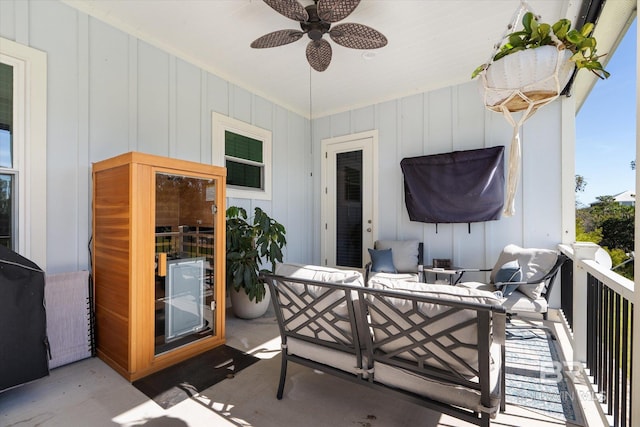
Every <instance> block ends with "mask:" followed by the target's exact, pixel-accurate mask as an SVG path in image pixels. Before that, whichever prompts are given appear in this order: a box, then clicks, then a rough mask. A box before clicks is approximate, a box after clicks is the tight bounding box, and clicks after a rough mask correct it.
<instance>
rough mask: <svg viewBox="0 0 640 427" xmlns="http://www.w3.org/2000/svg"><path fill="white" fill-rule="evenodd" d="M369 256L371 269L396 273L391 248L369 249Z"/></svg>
mask: <svg viewBox="0 0 640 427" xmlns="http://www.w3.org/2000/svg"><path fill="white" fill-rule="evenodd" d="M369 256H370V257H371V271H376V272H381V273H397V272H398V271H397V270H396V267H395V266H394V265H393V255H392V253H391V249H369Z"/></svg>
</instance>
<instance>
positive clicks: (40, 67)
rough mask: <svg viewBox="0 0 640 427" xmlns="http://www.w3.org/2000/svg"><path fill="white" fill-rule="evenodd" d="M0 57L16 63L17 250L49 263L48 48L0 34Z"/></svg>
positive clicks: (43, 264) (42, 263)
mask: <svg viewBox="0 0 640 427" xmlns="http://www.w3.org/2000/svg"><path fill="white" fill-rule="evenodd" d="M0 62H3V63H5V64H8V65H10V66H12V67H13V70H14V72H13V119H14V120H13V168H11V169H2V168H0V171H4V172H6V173H10V174H12V175H14V176H15V178H16V179H15V187H14V191H15V192H16V195H17V202H18V203H17V204H18V206H17V215H16V218H15V221H16V222H17V224H16V227H15V228H16V229H17V235H16V244H15V249H16V252H18V253H19V254H21V255H22V256H24V257H26V258H28V259H30V260H31V261H33V262H35V263H36V264H37V265H38V266H39V267H40V268H42V269H43V270H45V271H46V269H47V54H46V53H45V52H42V51H39V50H36V49H33V48H30V47H28V46H24V45H21V44H19V43H16V42H14V41H12V40H8V39H5V38H2V37H0Z"/></svg>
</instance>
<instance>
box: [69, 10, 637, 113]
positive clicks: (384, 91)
mask: <svg viewBox="0 0 640 427" xmlns="http://www.w3.org/2000/svg"><path fill="white" fill-rule="evenodd" d="M63 1H64V2H65V3H67V4H69V5H71V6H73V7H76V8H78V9H80V10H82V11H84V12H86V13H88V14H90V15H92V16H95V17H96V18H98V19H101V20H103V21H106V22H108V23H110V24H112V25H114V26H116V27H118V28H120V29H122V30H124V31H126V32H128V33H131V34H133V35H135V36H137V37H139V38H140V39H142V40H145V41H146V42H148V43H151V44H153V45H155V46H158V47H160V48H162V49H164V50H167V51H169V52H171V53H173V54H175V55H176V56H178V57H180V58H182V59H184V60H186V61H188V62H191V63H193V64H195V65H197V66H199V67H202V68H204V69H206V70H208V71H210V72H211V73H213V74H216V75H218V76H220V77H222V78H224V79H225V80H228V81H230V82H232V83H234V84H236V85H238V86H240V87H242V88H244V89H246V90H249V91H251V92H253V93H255V94H258V95H260V96H262V97H264V98H266V99H269V100H271V101H274V102H276V103H278V104H280V105H282V106H283V107H285V108H288V109H291V110H293V111H295V112H297V113H299V114H301V115H303V116H305V117H308V116H309V115H310V112H311V116H312V117H314V118H315V117H321V116H325V115H328V114H331V113H336V112H340V111H345V110H348V109H352V108H356V107H359V106H365V105H371V104H374V103H377V102H381V101H386V100H390V99H395V98H398V97H401V96H406V95H410V94H414V93H420V92H424V91H429V90H433V89H438V88H442V87H446V86H449V85H454V84H459V83H463V82H466V81H468V80H469V78H470V74H471V72H472V71H473V69H474V68H475V67H476V66H477V65H479V64H481V63H483V62H485V61H486V60H488V59H489V57H490V56H491V54H492V53H493V50H494V48H493V45H494V44H495V43H496V42H497V41H498V40H499V39H500V38H501V36H502V35H503V34H504V33H505V32H506V30H507V25H508V24H509V23H510V22H511V21H512V19H513V17H514V14H515V13H516V11H517V9H518V8H519V7H520V4H521V1H520V0H363V1H362V2H361V3H360V5H359V6H358V7H357V8H356V9H355V11H354V12H353V13H352V14H351V15H350V16H348V17H347V18H346V19H344V20H343V21H340V22H341V23H342V22H355V23H360V24H365V25H368V26H370V27H373V28H375V29H377V30H378V31H380V32H382V33H383V34H384V35H385V36H386V37H387V39H388V40H389V43H388V45H387V46H385V47H383V48H381V49H377V50H374V51H371V52H372V53H374V54H375V56H374V57H373V58H370V59H365V58H364V57H363V53H364V52H363V51H360V50H355V49H348V48H344V47H342V46H339V45H336V44H335V43H333V42H332V41H331V40H330V39H329V42H330V43H331V45H332V48H333V59H332V61H331V65H330V66H329V68H328V69H327V70H326V71H324V72H322V73H320V72H316V71H314V70H312V69H311V67H309V65H308V63H307V60H306V57H305V48H306V45H307V42H308V39H307V38H306V37H305V38H303V39H301V40H298V41H297V42H294V43H292V44H289V45H286V46H280V47H276V48H271V49H252V48H250V47H249V44H250V43H251V42H252V41H253V40H255V39H256V38H258V37H260V36H262V35H264V34H266V33H269V32H272V31H275V30H280V29H287V28H290V29H299V24H298V23H297V22H295V21H292V20H290V19H288V18H286V17H284V16H282V15H280V14H278V13H277V12H276V11H275V10H273V9H271V8H270V7H269V6H268V5H267V4H265V3H264V2H263V1H262V0H127V1H122V0H63ZM300 3H302V5H303V6H307V5H309V4H311V3H312V0H300ZM579 3H581V2H579V1H569V0H562V1H551V0H530V1H529V5H530V6H531V8H532V9H533V10H534V12H536V13H537V14H540V15H542V18H543V20H544V21H546V22H549V21H552V22H555V21H556V20H557V19H559V18H560V17H565V16H566V17H569V18H570V19H572V20H574V18H575V16H576V15H577V13H578V7H579ZM633 3H635V0H633ZM325 38H328V37H327V36H326V35H325Z"/></svg>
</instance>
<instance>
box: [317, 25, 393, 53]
mask: <svg viewBox="0 0 640 427" xmlns="http://www.w3.org/2000/svg"><path fill="white" fill-rule="evenodd" d="M329 36H331V40H333V41H334V42H336V43H338V44H339V45H341V46H344V47H350V48H352V49H378V48H380V47H383V46H386V45H387V38H386V37H385V36H384V34H382V33H381V32H379V31H377V30H374V29H373V28H371V27H367V26H366V25H362V24H352V23H348V24H338V25H336V26H335V27H333V28H332V29H331V31H329Z"/></svg>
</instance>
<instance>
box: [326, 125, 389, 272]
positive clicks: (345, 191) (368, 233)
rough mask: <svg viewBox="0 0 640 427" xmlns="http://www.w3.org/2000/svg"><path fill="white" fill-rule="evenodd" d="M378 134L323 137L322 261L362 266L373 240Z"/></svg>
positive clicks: (333, 265) (351, 266)
mask: <svg viewBox="0 0 640 427" xmlns="http://www.w3.org/2000/svg"><path fill="white" fill-rule="evenodd" d="M376 142H377V134H376V133H373V132H367V133H365V134H357V135H349V136H346V137H340V138H332V139H329V140H325V141H323V144H322V148H323V150H322V152H323V167H322V172H323V177H322V185H323V190H322V193H323V194H322V213H323V215H322V217H323V218H322V242H321V247H322V249H321V250H322V256H323V263H324V265H327V266H331V267H345V268H356V269H361V268H363V267H364V265H365V264H366V262H367V260H368V259H369V258H368V254H367V248H372V247H373V242H374V240H375V238H374V236H375V235H376V233H375V218H374V212H375V211H374V198H373V195H374V193H375V188H376V187H377V185H376V182H377V181H376V177H375V174H374V164H375V160H374V159H375V157H376V156H375V151H376V150H375V147H376Z"/></svg>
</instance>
